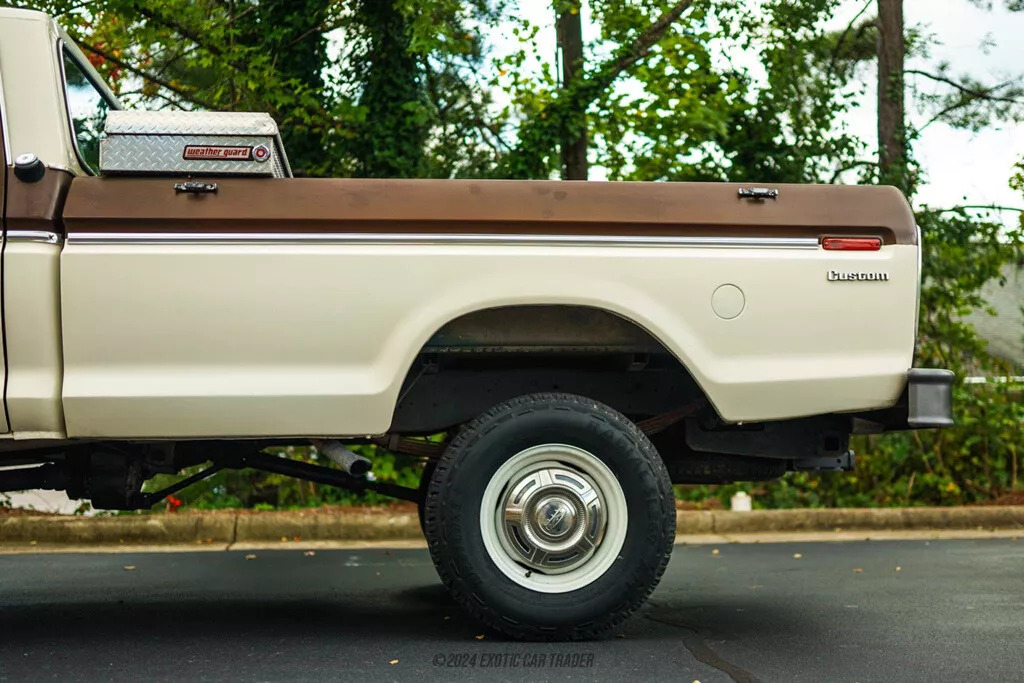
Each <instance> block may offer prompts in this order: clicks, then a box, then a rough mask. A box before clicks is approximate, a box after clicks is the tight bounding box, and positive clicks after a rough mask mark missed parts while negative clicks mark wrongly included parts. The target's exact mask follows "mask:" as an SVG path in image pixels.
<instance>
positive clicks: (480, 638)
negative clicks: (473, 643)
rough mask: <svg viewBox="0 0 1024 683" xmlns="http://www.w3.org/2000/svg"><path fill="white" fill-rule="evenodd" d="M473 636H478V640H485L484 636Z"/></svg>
mask: <svg viewBox="0 0 1024 683" xmlns="http://www.w3.org/2000/svg"><path fill="white" fill-rule="evenodd" d="M473 637H474V638H476V639H477V640H483V639H484V637H483V636H473Z"/></svg>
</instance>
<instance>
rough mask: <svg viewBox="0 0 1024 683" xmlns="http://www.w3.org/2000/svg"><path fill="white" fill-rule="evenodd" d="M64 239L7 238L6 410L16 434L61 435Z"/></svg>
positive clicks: (62, 424) (5, 298) (17, 435)
mask: <svg viewBox="0 0 1024 683" xmlns="http://www.w3.org/2000/svg"><path fill="white" fill-rule="evenodd" d="M59 269H60V245H58V244H43V243H40V242H23V241H19V240H8V241H7V248H6V250H5V251H4V271H3V278H4V322H5V325H4V327H5V330H6V336H7V364H8V374H7V412H8V414H9V415H10V419H11V429H12V430H13V432H14V438H62V437H64V435H65V434H64V417H63V411H62V409H61V378H62V374H63V362H62V359H61V331H60V293H59V291H58V290H59V280H58V277H59Z"/></svg>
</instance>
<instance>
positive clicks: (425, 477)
mask: <svg viewBox="0 0 1024 683" xmlns="http://www.w3.org/2000/svg"><path fill="white" fill-rule="evenodd" d="M436 468H437V465H436V464H435V463H433V462H430V461H428V462H427V463H425V464H424V465H423V472H422V473H421V474H420V485H419V493H420V499H419V501H418V502H417V503H416V512H417V513H419V517H420V531H422V532H423V535H424V536H426V535H427V521H426V516H427V489H428V488H429V487H430V479H431V477H433V476H434V470H435V469H436Z"/></svg>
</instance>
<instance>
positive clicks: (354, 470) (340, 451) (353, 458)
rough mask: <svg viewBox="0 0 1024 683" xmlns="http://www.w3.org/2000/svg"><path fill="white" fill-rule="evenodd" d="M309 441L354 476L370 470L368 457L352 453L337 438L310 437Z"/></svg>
mask: <svg viewBox="0 0 1024 683" xmlns="http://www.w3.org/2000/svg"><path fill="white" fill-rule="evenodd" d="M309 442H310V443H312V444H313V445H314V446H316V449H317V450H318V451H320V452H321V453H323V454H324V455H326V456H327V457H328V459H330V461H331V462H333V463H334V464H335V465H337V466H338V467H340V468H341V469H342V470H344V471H345V472H346V473H348V474H351V475H352V476H354V477H361V476H363V475H364V474H366V473H367V472H369V471H370V466H371V464H372V463H371V462H370V461H369V459H367V458H364V457H363V456H361V455H358V454H356V453H353V452H352V451H350V450H349V449H347V448H345V446H343V445H342V443H341V442H340V441H338V440H337V439H310V440H309Z"/></svg>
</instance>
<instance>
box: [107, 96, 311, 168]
mask: <svg viewBox="0 0 1024 683" xmlns="http://www.w3.org/2000/svg"><path fill="white" fill-rule="evenodd" d="M100 171H102V172H103V173H104V174H110V175H113V174H127V175H256V176H270V177H274V178H287V177H290V176H291V174H292V171H291V167H289V165H288V157H287V155H285V151H284V145H282V144H281V135H280V133H279V132H278V130H277V124H276V123H274V119H272V118H270V115H269V114H263V113H256V112H207V111H133V110H118V111H112V112H110V113H109V114H107V121H106V124H105V125H104V128H103V137H102V138H101V139H100Z"/></svg>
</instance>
